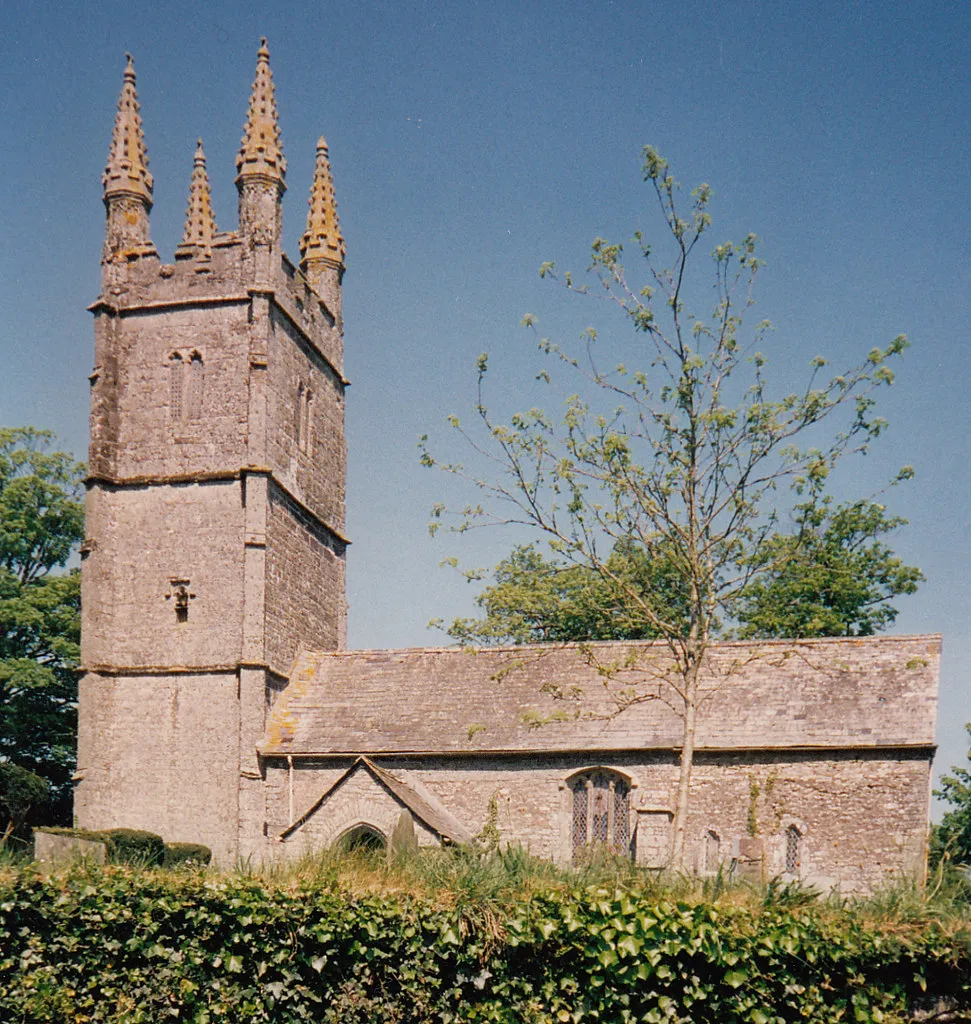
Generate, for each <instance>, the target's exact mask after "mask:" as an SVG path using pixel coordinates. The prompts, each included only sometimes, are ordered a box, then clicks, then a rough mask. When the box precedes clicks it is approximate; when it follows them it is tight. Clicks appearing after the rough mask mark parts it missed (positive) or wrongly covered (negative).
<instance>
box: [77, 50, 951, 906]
mask: <svg viewBox="0 0 971 1024" xmlns="http://www.w3.org/2000/svg"><path fill="white" fill-rule="evenodd" d="M241 107H242V103H241ZM187 158H188V154H187ZM187 163H188V159H187ZM236 171H237V174H236V187H237V190H238V193H239V219H238V224H237V226H236V228H235V230H230V231H220V230H218V229H217V227H216V224H215V221H214V216H213V211H212V204H211V199H210V186H209V177H208V170H207V166H206V157H205V153H204V151H203V146H202V143H201V141H200V143H199V144H198V147H197V149H196V152H195V156H194V159H193V163H192V170H191V176H190V181H189V206H188V211H187V216H186V222H185V230H184V233H183V236H182V241H181V243H180V244H179V246H178V247H177V248H176V250H175V253H174V258H173V260H172V262H163V260H162V259H161V258H160V256H159V253H158V251H157V250H156V248H155V246H154V244H153V243H152V237H151V225H150V213H151V209H152V194H153V180H152V175H151V174H150V172H149V169H148V157H147V151H146V145H145V134H144V131H143V125H142V120H141V114H140V110H139V103H138V98H137V93H136V80H135V71H134V67H133V65H132V61H131V58H130V57H129V58H128V64H127V67H126V68H125V71H124V79H123V83H122V89H121V96H120V99H119V102H118V111H117V114H116V117H115V123H114V130H113V133H112V136H111V144H110V149H109V154H108V161H107V166H106V168H105V173H104V177H103V186H104V192H103V199H104V205H105V209H106V215H107V218H106V219H107V223H106V232H105V242H104V249H103V253H102V261H101V265H102V283H101V294H100V295H99V296H98V298H97V299H96V301H95V302H94V303H93V305H92V306H91V307H90V310H91V313H92V314H93V316H94V327H95V351H94V365H93V369H92V371H91V375H90V378H89V379H90V391H91V419H90V431H91V433H90V450H89V464H88V465H89V476H88V479H87V498H86V502H87V504H86V538H85V542H84V545H83V547H82V552H81V555H82V588H83V589H82V606H83V612H82V616H83V618H82V662H83V669H84V676H83V679H82V681H81V684H80V692H79V707H78V711H79V729H78V767H77V774H76V777H75V783H76V790H75V819H76V824H77V825H78V826H79V827H83V828H90V829H99V828H111V827H132V828H142V829H148V830H151V831H153V832H157V833H160V834H161V835H162V836H164V837H165V839H167V840H171V841H184V842H201V843H205V844H206V845H208V846H209V847H211V848H212V850H213V853H214V858H215V860H216V862H217V863H219V864H222V865H228V866H232V865H233V864H234V863H236V862H238V861H252V862H260V861H265V860H273V859H283V858H295V857H299V856H302V855H303V854H305V853H306V852H307V851H312V850H314V849H320V848H323V847H328V846H332V845H334V844H339V845H343V846H345V847H353V846H356V845H365V846H385V845H387V844H389V843H391V842H392V838H393V837H395V836H397V837H400V836H405V837H407V838H408V841H409V842H410V841H414V842H417V843H418V844H419V845H424V846H432V845H440V844H460V843H466V842H470V841H472V840H474V839H475V837H477V836H489V837H491V838H493V839H495V838H498V839H499V841H501V842H503V843H522V844H523V845H524V846H527V847H528V848H529V849H530V850H531V851H532V852H533V853H534V854H536V855H538V856H542V857H548V858H552V859H554V860H556V861H558V862H562V863H569V862H570V861H571V860H572V859H575V858H578V857H582V856H584V855H585V854H586V855H588V853H589V850H590V849H591V848H597V847H602V848H607V849H610V850H612V851H613V852H614V853H616V854H619V855H622V856H625V857H630V858H632V859H633V860H634V861H635V862H637V863H638V864H642V865H644V866H646V867H649V868H658V869H660V868H663V867H664V866H665V865H666V864H667V863H668V862H669V858H670V850H671V832H672V820H673V811H674V801H675V797H676V791H677V783H678V764H679V754H680V750H679V745H680V743H681V723H680V720H679V718H678V716H677V715H676V714H675V713H674V712H673V711H672V710H671V708H670V707H669V706H668V704H666V703H665V702H664V700H661V699H657V700H646V701H643V702H641V703H638V704H637V705H635V706H633V707H631V708H629V709H628V710H627V711H625V712H624V713H623V714H620V715H611V714H609V713H605V708H608V707H609V700H610V694H609V693H608V692H605V691H607V690H609V687H605V686H604V682H603V675H602V672H601V671H600V670H601V668H602V665H603V664H605V663H608V662H610V663H613V664H617V665H622V666H624V667H623V669H622V670H621V672H620V673H619V675H620V676H624V675H625V674H626V678H620V679H619V680H617V685H629V684H631V683H634V684H636V683H637V682H638V678H640V679H641V680H643V679H644V678H647V677H649V676H650V675H651V672H652V668H653V667H656V666H657V665H658V664H660V663H661V662H663V659H664V658H665V656H666V654H665V647H664V645H663V644H661V643H650V642H636V643H634V642H630V643H620V642H618V643H603V644H590V645H569V644H567V645H549V646H538V647H517V648H427V649H411V650H346V642H345V638H346V628H345V624H346V615H347V606H346V599H345V559H346V555H347V548H348V544H349V540H348V538H347V535H346V531H345V467H346V457H347V453H346V446H345V440H344V398H345V390H346V387H347V384H348V381H347V380H346V378H345V376H344V371H343V319H342V310H341V282H342V278H343V275H344V267H345V246H344V240H343V238H342V236H341V231H340V225H339V221H338V216H337V203H336V200H335V194H334V185H333V180H332V175H331V168H330V160H329V154H328V148H327V144H326V142H325V141H324V139H323V138H321V139H319V140H318V142H317V150H316V166H315V170H314V174H313V180H312V182H311V183H309V186H310V189H309V191H310V203H309V207H310V208H309V214H308V217H307V224H306V230H305V231H304V233H303V235H302V236H301V238H300V246H299V249H300V259H299V262H298V263H296V264H295V263H293V262H291V261H290V259H288V257H287V256H286V255H285V253H284V252H283V250H282V247H281V221H282V216H281V214H282V202H283V196H284V192H285V191H286V187H287V185H286V171H287V164H286V159H285V157H284V154H283V149H282V144H281V136H280V130H279V125H278V117H277V108H276V100H275V96H274V85H273V78H272V73H271V70H270V55H269V51H268V49H267V46H266V42H265V40H264V41H263V43H262V45H261V46H260V48H259V51H258V53H257V63H256V74H255V80H254V83H253V88H252V93H251V96H250V99H249V107H248V111H247V114H246V119H245V127H244V134H243V138H242V143H241V145H240V149H239V153H238V155H237V157H236ZM364 386H365V387H366V386H367V384H366V382H365V383H364ZM940 646H941V642H940V637H939V636H937V635H928V636H882V637H866V638H837V639H826V640H812V641H768V642H758V643H751V642H750V643H743V642H731V643H721V644H719V645H717V646H716V647H715V649H714V650H713V652H712V654H711V657H710V659H709V665H708V673H709V676H710V679H709V680H707V683H708V685H709V690H710V699H708V701H707V703H706V705H705V709H704V713H703V714H702V715H701V717H700V718H699V724H698V730H697V749H696V753H695V757H694V770H693V774H692V781H691V790H690V794H689V804H688V814H687V820H686V827H685V848H686V854H687V858H686V859H687V864H688V867H689V868H690V870H692V871H696V872H698V873H701V874H715V873H717V872H719V871H729V870H731V871H737V872H739V873H741V874H743V875H747V877H752V878H761V879H766V878H770V877H775V876H781V877H783V878H789V879H793V878H798V879H802V880H804V881H806V882H807V883H811V884H815V885H818V886H820V887H822V888H827V889H828V888H830V887H834V886H835V887H839V888H840V889H841V890H843V891H865V890H867V889H870V888H872V887H874V886H875V885H878V884H880V883H881V882H883V881H884V880H887V879H889V878H892V877H896V876H916V877H918V878H919V877H920V876H921V874H922V872H923V870H924V864H925V856H926V840H927V828H928V812H929V801H930V778H931V775H930V772H931V762H932V759H933V755H934V750H935V747H934V726H935V718H936V708H937V680H938V671H939V659H940ZM638 674H639V676H638ZM658 685H660V684H658ZM579 690H582V691H583V692H584V693H585V694H587V695H588V702H587V704H586V705H585V707H586V710H585V711H584V713H582V714H576V715H564V714H562V713H561V712H562V708H561V707H560V706H559V705H558V703H557V694H558V693H562V692H565V691H571V692H576V691H579ZM659 696H660V695H659ZM604 702H607V703H606V704H605V703H604ZM411 837H413V839H412V838H411Z"/></svg>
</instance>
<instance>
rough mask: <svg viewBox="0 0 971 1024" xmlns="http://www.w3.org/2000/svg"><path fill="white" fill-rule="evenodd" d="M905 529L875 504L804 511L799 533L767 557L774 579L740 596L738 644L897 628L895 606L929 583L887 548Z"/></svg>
mask: <svg viewBox="0 0 971 1024" xmlns="http://www.w3.org/2000/svg"><path fill="white" fill-rule="evenodd" d="M905 523H906V520H905V519H901V518H900V517H899V516H889V515H887V510H886V509H885V508H884V506H883V505H881V504H879V503H878V502H875V501H855V502H851V503H847V504H842V505H837V506H835V507H834V506H833V505H832V503H831V501H830V500H829V499H826V500H824V501H823V502H822V503H820V504H818V505H808V506H799V507H798V508H797V510H796V530H795V532H793V533H790V534H778V535H776V536H775V537H773V538H772V540H771V541H770V542H769V543H768V544H766V546H765V549H764V551H762V552H760V555H759V557H761V558H763V559H765V560H766V562H767V563H768V566H767V571H765V572H764V573H761V574H759V575H758V576H756V578H755V579H753V580H752V582H751V583H750V584H749V586H748V588H747V589H746V590H745V591H744V593H743V594H742V596H741V599H740V601H739V604H738V607H737V608H736V613H737V616H738V619H739V621H740V628H739V636H741V637H743V638H750V637H757V638H769V637H813V636H872V635H873V634H874V633H877V632H879V631H880V630H882V629H886V628H887V627H888V626H891V625H893V622H894V620H895V619H896V617H897V609H896V607H894V605H892V604H891V603H890V602H891V601H892V600H893V599H894V598H895V597H897V596H899V595H901V594H913V593H915V592H916V590H917V588H918V586H919V585H920V583H921V582H922V581H923V579H924V574H923V573H922V572H921V571H920V569H918V568H917V567H916V566H914V565H905V564H904V563H903V562H902V561H901V560H900V559H899V558H897V556H896V555H895V554H894V553H893V551H892V550H891V549H890V548H889V547H888V546H887V545H886V544H885V543H884V542H883V541H882V540H881V538H882V537H883V536H885V535H886V534H888V533H890V532H892V531H893V530H896V529H898V528H899V527H900V526H903V525H904V524H905Z"/></svg>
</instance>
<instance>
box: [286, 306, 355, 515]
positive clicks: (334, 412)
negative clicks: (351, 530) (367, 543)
mask: <svg viewBox="0 0 971 1024" xmlns="http://www.w3.org/2000/svg"><path fill="white" fill-rule="evenodd" d="M271 324H272V330H271V336H270V344H269V353H268V355H269V359H268V371H269V378H268V389H267V391H268V393H267V402H268V409H267V420H268V423H269V425H270V427H269V436H268V438H267V462H268V465H269V467H270V468H271V469H272V471H273V472H274V473H275V474H276V476H277V477H278V479H279V480H280V482H281V484H282V485H283V486H284V487H286V488H287V490H288V491H290V493H291V494H293V495H294V496H295V497H297V498H298V499H299V500H300V501H301V502H302V504H303V505H305V506H306V507H307V508H308V509H309V510H310V511H311V512H312V513H313V514H314V515H315V516H316V517H317V518H318V519H320V520H322V521H323V522H325V523H327V525H328V526H330V527H331V528H332V529H334V530H336V531H337V532H338V533H339V532H341V531H342V530H343V529H344V500H345V464H346V449H345V444H344V382H343V378H341V377H340V376H338V374H337V373H336V372H335V370H334V369H333V367H331V366H330V365H329V364H328V363H327V362H326V361H325V360H323V359H322V358H321V357H320V356H319V354H317V352H316V349H314V348H313V347H312V346H311V345H310V344H309V343H308V341H307V339H306V338H305V337H304V336H303V335H302V334H301V333H300V331H298V330H297V328H296V327H295V325H294V324H293V323H292V321H291V320H290V319H289V318H288V317H286V316H283V315H281V313H280V312H279V311H276V312H275V314H274V316H273V317H272V318H271ZM305 396H309V398H306V397H305ZM303 401H307V403H308V405H309V410H308V412H309V422H301V413H302V405H301V403H302V402H303Z"/></svg>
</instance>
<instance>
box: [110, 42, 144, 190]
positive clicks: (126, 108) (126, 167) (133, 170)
mask: <svg viewBox="0 0 971 1024" xmlns="http://www.w3.org/2000/svg"><path fill="white" fill-rule="evenodd" d="M125 56H126V57H127V58H128V65H127V66H126V68H125V80H124V83H123V84H122V87H121V96H120V97H119V99H118V113H117V114H116V115H115V127H114V130H113V131H112V133H111V149H109V151H108V163H107V165H106V166H105V173H104V175H103V176H102V178H101V183H102V185H103V186H104V194H105V197H106V198H107V197H108V196H110V195H116V194H118V193H128V194H132V193H134V194H135V195H137V196H140V197H141V198H142V199H144V200H145V201H146V202H147V203H148V205H149V206H151V204H152V185H153V182H152V175H151V174H150V173H149V170H148V154H147V152H146V150H145V134H144V132H143V131H142V118H141V115H140V114H139V106H138V93H137V92H136V91H135V66H134V64H133V63H132V59H131V54H130V53H126V54H125Z"/></svg>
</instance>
